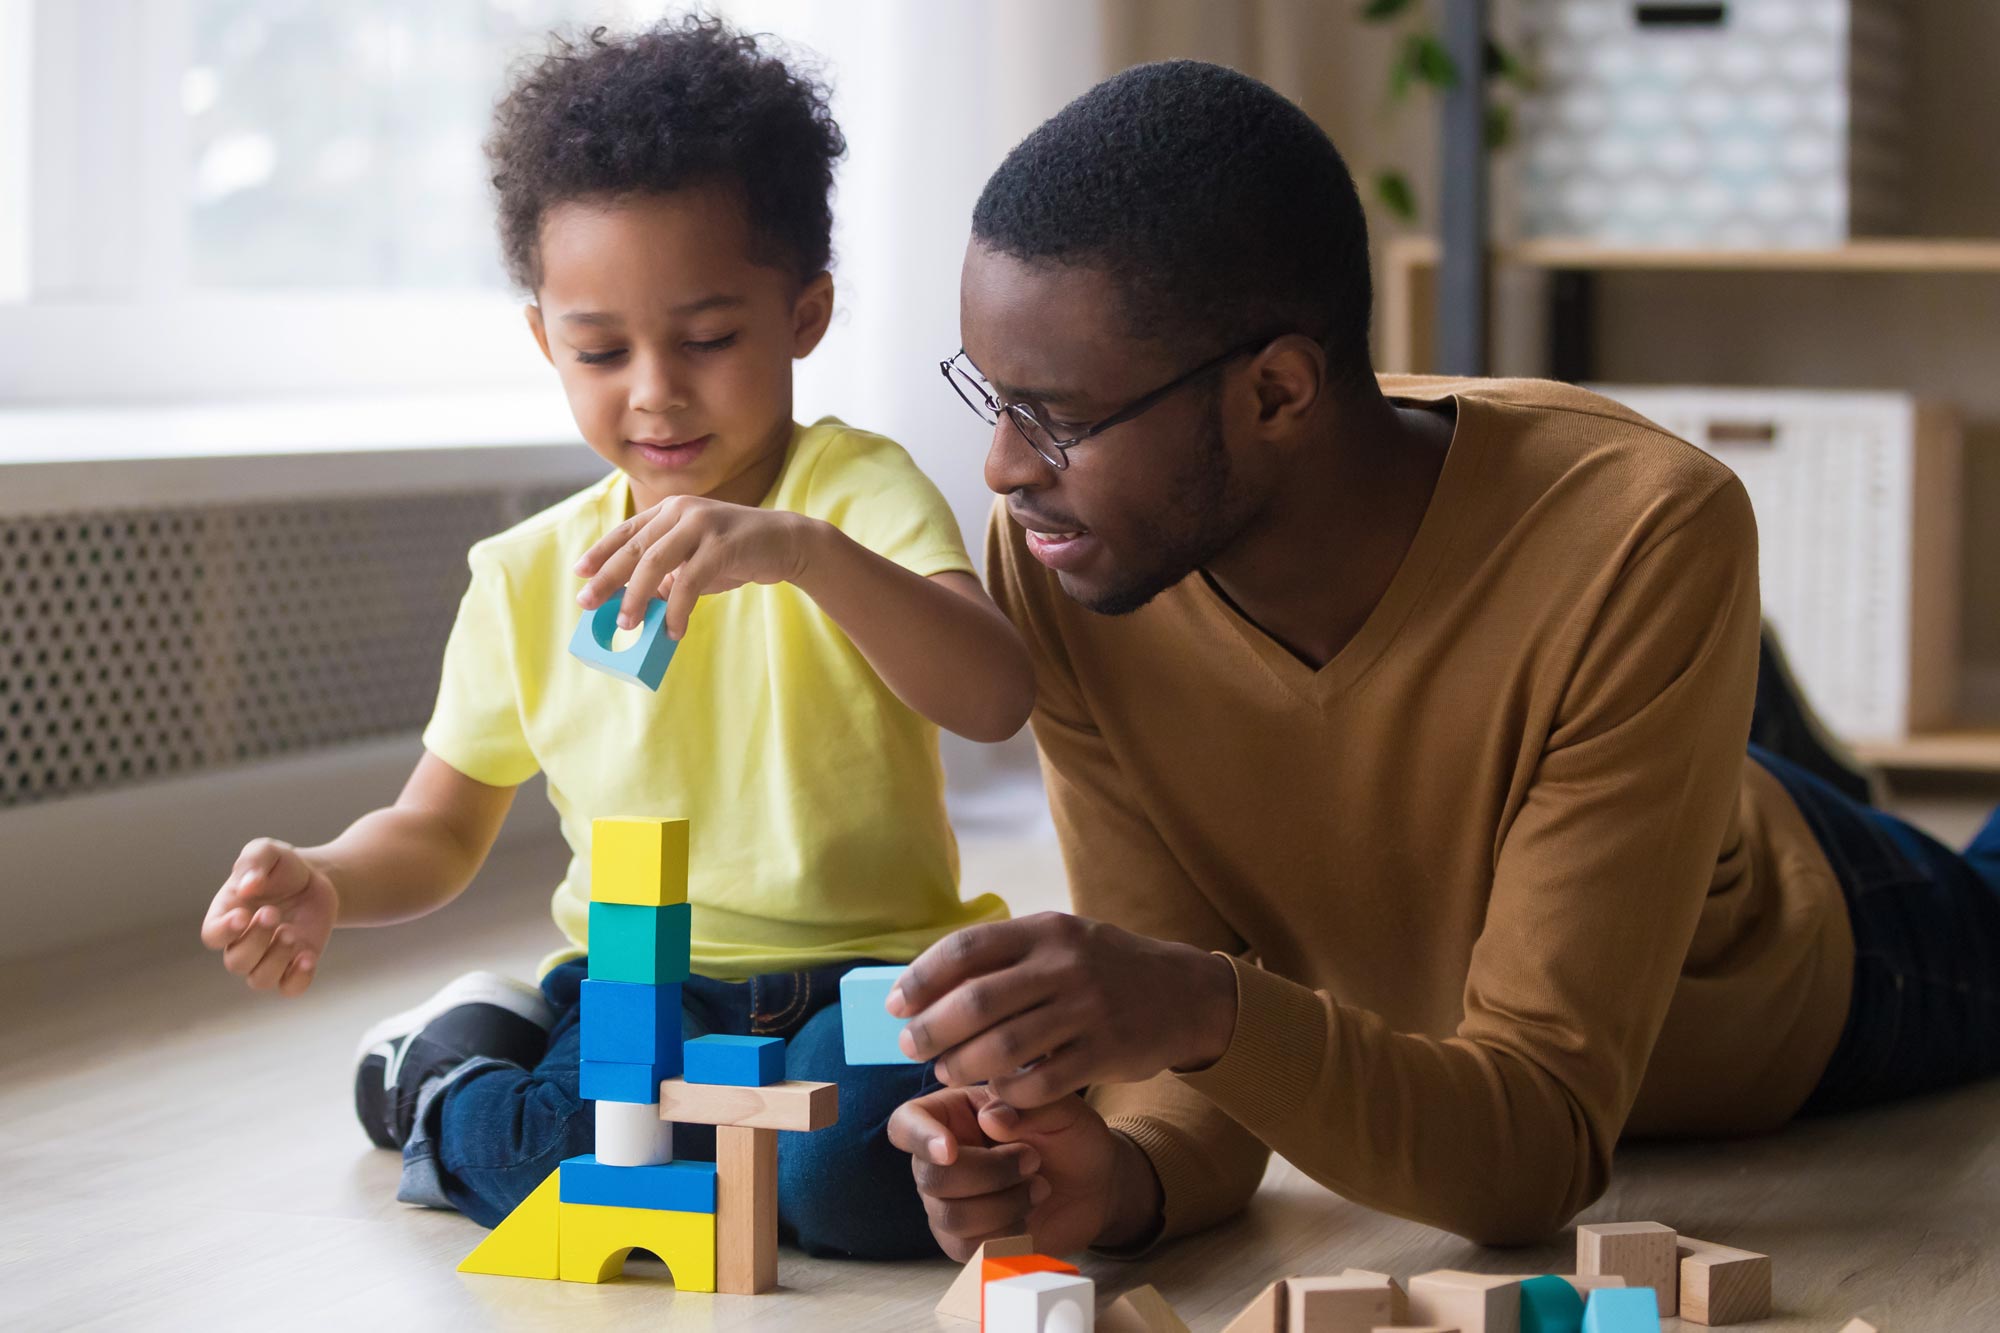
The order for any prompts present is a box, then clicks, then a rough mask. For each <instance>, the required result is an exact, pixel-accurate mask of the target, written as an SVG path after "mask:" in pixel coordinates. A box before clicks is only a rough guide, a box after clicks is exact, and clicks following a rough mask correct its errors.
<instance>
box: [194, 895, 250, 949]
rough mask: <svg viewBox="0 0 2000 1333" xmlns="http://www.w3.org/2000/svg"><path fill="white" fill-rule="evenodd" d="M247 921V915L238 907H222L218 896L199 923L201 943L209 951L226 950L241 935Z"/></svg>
mask: <svg viewBox="0 0 2000 1333" xmlns="http://www.w3.org/2000/svg"><path fill="white" fill-rule="evenodd" d="M248 921H249V913H247V912H245V911H244V910H243V909H242V908H240V907H223V906H222V903H221V895H220V894H218V895H217V901H216V902H215V903H214V904H213V905H211V906H210V907H209V909H208V916H207V917H206V918H205V919H204V920H203V921H202V923H201V942H202V944H203V945H204V946H205V947H207V948H210V949H226V948H228V947H229V946H230V944H232V943H233V942H234V941H235V939H236V937H237V936H238V935H241V934H242V933H243V927H244V925H245V924H246V923H247V922H248Z"/></svg>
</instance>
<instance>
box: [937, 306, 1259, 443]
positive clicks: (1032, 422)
mask: <svg viewBox="0 0 2000 1333" xmlns="http://www.w3.org/2000/svg"><path fill="white" fill-rule="evenodd" d="M1275 336H1276V335H1267V336H1265V337H1262V338H1258V339H1255V340H1254V341H1251V342H1247V343H1243V344H1241V345H1239V346H1236V347H1232V348H1230V349H1229V350H1228V351H1226V352H1223V353H1220V354H1219V355H1216V356H1213V357H1210V358H1209V359H1208V360H1206V361H1204V362H1202V363H1201V364H1200V365H1198V366H1196V367H1195V368H1194V369H1193V370H1190V371H1188V372H1186V373H1185V374H1181V375H1176V376H1175V377H1174V378H1173V379H1171V380H1168V381H1167V382H1166V383H1165V384H1162V385H1161V386H1160V387H1159V388H1157V389H1154V390H1153V391H1152V392H1151V393H1147V394H1142V395H1140V396H1139V397H1137V398H1135V399H1133V400H1132V401H1131V402H1129V403H1127V404H1126V405H1125V406H1123V407H1121V408H1119V409H1118V410H1117V411H1116V412H1113V413H1112V414H1111V415H1110V416H1108V417H1105V418H1104V419H1103V420H1102V421H1099V422H1096V423H1095V424H1093V425H1090V426H1086V427H1084V429H1083V430H1081V431H1079V432H1077V433H1076V434H1075V435H1072V436H1069V437H1068V438H1067V439H1063V438H1059V437H1058V436H1057V435H1056V432H1055V428H1054V427H1053V426H1051V425H1050V424H1049V421H1048V418H1047V417H1045V416H1044V415H1043V414H1042V413H1043V409H1042V407H1041V405H1040V404H1037V403H1022V402H1016V403H1003V402H1001V401H1000V400H999V399H998V398H997V397H995V396H994V394H993V390H992V386H990V385H989V384H987V382H986V377H985V376H983V375H981V374H980V373H979V369H978V367H976V366H974V365H973V364H972V362H971V361H969V360H967V359H966V356H965V349H964V348H963V347H961V348H959V349H958V351H957V352H955V353H953V354H952V355H951V356H950V357H948V358H946V359H945V360H943V361H940V362H938V369H939V370H940V371H943V372H944V378H945V382H946V383H947V384H949V385H951V387H952V388H953V390H955V391H956V392H957V394H958V396H959V397H960V398H961V399H963V400H964V401H965V405H966V406H967V407H969V408H971V409H972V410H973V411H974V412H975V413H977V414H978V416H979V419H980V420H981V421H984V422H985V423H986V424H987V425H989V426H991V425H995V424H997V423H998V422H999V420H1000V414H1001V413H1003V412H1004V413H1006V414H1007V419H1008V420H1010V421H1012V422H1013V423H1014V429H1015V430H1017V431H1019V432H1020V433H1021V438H1022V439H1024V440H1026V441H1027V442H1028V445H1029V447H1030V448H1032V449H1033V450H1034V451H1035V452H1036V453H1038V454H1040V455H1041V456H1042V458H1043V459H1044V460H1045V461H1046V462H1047V463H1048V465H1049V466H1050V467H1052V468H1055V469H1056V470H1057V471H1061V470H1063V469H1064V468H1067V467H1068V466H1069V451H1070V450H1071V449H1074V448H1076V446H1077V445H1079V444H1082V443H1083V442H1084V441H1085V440H1088V439H1091V438H1093V437H1095V436H1098V435H1102V434H1103V433H1104V432H1105V431H1107V430H1110V429H1111V428H1112V427H1113V426H1122V425H1124V424H1125V423H1126V422H1128V421H1130V420H1132V418H1134V417H1136V416H1139V415H1140V414H1141V413H1143V412H1148V411H1150V410H1152V409H1153V408H1154V407H1156V406H1158V405H1159V404H1160V403H1161V402H1162V401H1163V400H1165V399H1166V398H1167V397H1168V396H1169V395H1170V394H1172V393H1173V392H1174V391H1175V390H1177V389H1182V388H1185V387H1186V386H1188V385H1190V384H1193V383H1194V382H1195V381H1196V380H1198V379H1200V378H1201V377H1202V376H1204V375H1207V374H1209V373H1210V372H1212V371H1215V370H1218V369H1220V368H1221V367H1223V366H1225V365H1227V364H1228V363H1229V362H1231V361H1234V360H1235V359H1236V358H1237V357H1239V356H1248V355H1249V354H1250V353H1252V352H1256V351H1261V350H1262V349H1263V348H1264V347H1265V346H1266V345H1267V344H1269V343H1270V342H1271V341H1272V340H1273V338H1274V337H1275Z"/></svg>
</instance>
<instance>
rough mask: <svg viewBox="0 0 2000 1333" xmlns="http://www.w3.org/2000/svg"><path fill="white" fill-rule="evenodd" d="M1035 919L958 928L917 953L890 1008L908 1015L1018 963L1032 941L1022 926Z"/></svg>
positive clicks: (892, 996)
mask: <svg viewBox="0 0 2000 1333" xmlns="http://www.w3.org/2000/svg"><path fill="white" fill-rule="evenodd" d="M1028 920H1032V918H1025V919H1017V920H1013V921H995V922H992V923H990V924H987V925H983V926H967V927H966V928H965V929H964V930H955V931H953V932H952V933H951V934H949V935H947V936H945V937H944V938H943V939H941V940H939V941H938V942H937V943H936V944H933V945H932V946H931V947H930V948H928V949H926V950H924V951H923V952H922V953H920V954H918V955H917V959H916V961H915V962H913V963H911V964H910V965H909V966H908V967H907V968H905V969H904V970H903V975H902V976H900V977H898V978H897V979H896V984H895V986H894V987H893V988H892V989H891V990H890V991H889V1000H888V1004H887V1008H888V1010H889V1012H890V1013H891V1014H894V1015H895V1016H896V1017H897V1018H908V1017H910V1016H911V1015H913V1014H916V1013H919V1012H921V1011H922V1010H923V1009H925V1008H926V1007H928V1006H929V1005H932V1004H935V1003H936V1002H937V1001H938V1000H939V999H940V998H941V997H943V996H944V995H946V994H948V993H949V992H950V991H952V990H953V989H954V988H956V987H957V986H959V985H960V984H961V983H963V982H965V981H968V980H970V979H971V978H973V977H976V976H980V975H982V974H984V973H987V972H994V971H997V970H999V969H1000V968H1003V967H1007V966H1009V965H1010V964H1012V963H1016V962H1019V961H1020V959H1021V958H1022V957H1023V956H1025V953H1026V945H1027V943H1028V942H1029V941H1028V937H1027V932H1026V931H1024V930H1023V926H1024V925H1025V924H1026V922H1027V921H1028Z"/></svg>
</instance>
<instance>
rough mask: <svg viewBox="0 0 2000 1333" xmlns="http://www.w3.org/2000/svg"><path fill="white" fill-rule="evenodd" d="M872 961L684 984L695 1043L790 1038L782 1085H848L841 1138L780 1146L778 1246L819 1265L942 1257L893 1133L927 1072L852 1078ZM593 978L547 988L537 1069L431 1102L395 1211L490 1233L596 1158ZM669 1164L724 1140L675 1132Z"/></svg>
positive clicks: (423, 1110) (446, 1086)
mask: <svg viewBox="0 0 2000 1333" xmlns="http://www.w3.org/2000/svg"><path fill="white" fill-rule="evenodd" d="M866 961H868V960H856V961H854V962H850V963H841V964H838V965H836V966H832V967H822V968H817V969H814V970H813V971H809V972H779V973H773V974H771V975H769V976H760V977H752V978H751V979H750V980H748V981H716V980H712V979H711V978H708V977H698V976H690V977H689V978H688V979H687V981H686V982H684V983H682V990H681V1029H682V1032H683V1034H684V1035H686V1036H689V1037H697V1036H701V1035H704V1034H706V1033H711V1032H720V1033H729V1034H733V1035H736V1036H759V1037H766V1036H769V1037H783V1038H785V1041H786V1047H785V1076H786V1077H787V1078H794V1079H806V1080H811V1081H815V1082H822V1083H838V1084H839V1085H840V1122H839V1123H838V1124H837V1125H834V1126H833V1127H832V1128H830V1129H823V1130H820V1131H818V1132H816V1133H811V1134H780V1135H779V1136H778V1231H779V1235H780V1237H781V1238H783V1239H784V1240H786V1241H788V1242H790V1243H792V1244H795V1245H797V1246H798V1247H799V1248H800V1249H802V1250H804V1251H805V1252H806V1253H807V1254H814V1255H840V1256H850V1257H854V1258H864V1259H908V1258H916V1257H934V1256H936V1255H937V1253H938V1247H937V1243H936V1242H935V1241H934V1240H933V1239H932V1238H931V1231H930V1225H929V1223H928V1222H927V1221H926V1220H925V1216H924V1208H923V1203H922V1201H921V1200H919V1199H918V1197H917V1191H916V1186H915V1184H914V1183H913V1182H912V1180H911V1177H910V1159H909V1158H908V1157H907V1156H906V1155H904V1154H903V1153H901V1152H899V1151H897V1150H896V1149H895V1148H894V1147H892V1146H891V1145H890V1143H889V1136H888V1132H887V1126H888V1121H889V1115H890V1113H891V1112H892V1111H894V1110H895V1109H896V1108H897V1107H898V1106H901V1105H902V1104H903V1103H904V1102H906V1101H908V1100H909V1099H910V1098H912V1097H915V1096H917V1095H918V1094H920V1093H922V1092H925V1091H928V1090H930V1089H934V1088H935V1087H936V1086H937V1084H936V1083H935V1082H934V1081H933V1080H932V1079H931V1077H930V1073H931V1067H930V1066H929V1065H928V1064H924V1065H863V1066H852V1067H850V1066H849V1065H848V1064H847V1062H846V1060H845V1058H844V1057H843V1055H842V1048H841V1039H840V1004H839V999H840V978H841V975H842V974H843V973H845V972H846V971H847V970H848V969H849V968H851V967H859V966H862V965H863V964H864V963H865V962H866ZM586 975H588V971H587V968H586V965H585V961H584V960H583V959H580V958H579V959H576V960H574V961H571V962H567V963H564V964H562V965H561V966H560V967H557V968H556V969H554V970H553V971H551V972H550V973H549V974H548V976H546V977H545V978H543V980H542V993H543V994H545V995H547V996H548V999H549V1004H550V1005H551V1006H552V1007H553V1008H554V1009H555V1011H556V1015H557V1017H556V1024H555V1026H554V1027H553V1028H552V1029H550V1031H549V1049H548V1053H547V1054H546V1055H544V1056H543V1057H542V1061H541V1063H540V1064H538V1065H536V1066H535V1067H534V1068H533V1069H522V1068H521V1067H520V1066H518V1065H513V1064H508V1063H506V1062H504V1061H500V1060H493V1059H487V1058H484V1057H476V1058H474V1059H472V1060H468V1061H467V1062H466V1063H465V1064H463V1065H461V1066H460V1067H459V1068H458V1069H457V1070H455V1071H454V1072H453V1073H452V1075H451V1076H450V1077H449V1078H448V1079H447V1081H446V1082H445V1083H443V1084H442V1085H440V1086H439V1087H438V1088H436V1089H434V1090H432V1091H431V1092H430V1093H429V1095H428V1097H427V1099H426V1100H425V1101H424V1102H423V1103H422V1104H421V1105H420V1106H419V1107H418V1108H417V1123H416V1130H415V1132H414V1133H412V1134H411V1136H410V1141H409V1143H408V1144H407V1145H406V1146H405V1147H404V1149H403V1180H402V1186H401V1189H400V1190H399V1191H398V1197H399V1198H401V1199H402V1200H403V1201H404V1202H406V1203H419V1204H426V1205H429V1206H431V1207H434V1208H456V1209H458V1210H459V1211H460V1212H462V1213H464V1214H465V1215H466V1216H467V1217H470V1218H471V1219H472V1220H473V1221H475V1222H478V1223H479V1224H480V1225H482V1226H488V1227H490V1226H495V1225H497V1224H498V1223H499V1221H500V1220H501V1219H502V1218H504V1217H505V1216H506V1215H507V1214H508V1213H510V1212H512V1211H513V1209H514V1206H515V1205H516V1204H518V1203H520V1202H521V1200H523V1199H525V1198H527V1197H528V1194H529V1192H530V1191H532V1190H533V1189H534V1188H535V1186H537V1185H539V1184H541V1183H542V1181H543V1180H544V1179H546V1178H547V1176H548V1174H549V1172H551V1171H553V1170H555V1169H556V1166H557V1165H558V1164H559V1163H560V1162H561V1161H562V1159H563V1158H565V1157H574V1156H576V1155H577V1154H579V1153H587V1152H589V1151H591V1147H592V1140H593V1138H594V1137H595V1121H594V1115H593V1110H592V1107H593V1104H592V1103H590V1102H586V1101H583V1100H582V1099H580V1098H579V1097H578V1096H577V1056H578V1045H579V1043H580V1040H581V1035H580V1029H579V1026H578V1019H579V1017H580V1014H579V1008H578V1005H577V997H578V988H579V987H580V985H581V984H582V982H583V979H584V977H585V976H586ZM674 1155H675V1156H676V1157H681V1158H686V1159H689V1160H696V1159H699V1160H703V1161H713V1160H714V1158H715V1131H714V1130H713V1129H711V1128H709V1127H708V1126H706V1125H680V1124H677V1125H675V1126H674Z"/></svg>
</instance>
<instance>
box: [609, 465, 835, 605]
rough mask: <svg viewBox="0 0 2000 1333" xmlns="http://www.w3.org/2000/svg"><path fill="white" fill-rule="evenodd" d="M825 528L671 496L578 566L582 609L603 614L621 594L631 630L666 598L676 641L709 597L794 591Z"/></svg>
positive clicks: (768, 512) (776, 512) (799, 518)
mask: <svg viewBox="0 0 2000 1333" xmlns="http://www.w3.org/2000/svg"><path fill="white" fill-rule="evenodd" d="M825 526H826V525H825V524H823V523H821V522H819V521H818V520H817V519H810V518H807V517H805V516H804V515H803V514H794V513H791V512H790V511H788V510H783V509H754V508H751V507H750V506H748V505H737V504H728V503H726V502H724V501H721V500H708V499H704V498H702V497H701V496H698V495H673V496H669V497H667V498H666V499H664V500H662V501H660V503H658V504H656V505H654V506H653V507H652V508H651V509H647V510H644V511H643V512H641V513H638V514H634V515H633V516H632V517H631V518H628V519H626V520H625V521H624V522H623V523H620V524H619V525H618V526H617V527H615V528H613V529H611V531H609V532H607V533H605V534H604V536H603V537H601V538H599V539H598V541H597V544H596V545H595V546H592V547H591V548H590V549H589V550H588V551H586V552H585V553H584V556H583V558H582V559H581V560H579V561H577V562H576V572H577V573H578V574H581V575H583V576H584V577H585V579H586V580H587V581H586V582H585V583H584V585H583V591H581V592H579V593H578V594H577V595H576V600H577V604H578V605H579V606H582V607H583V608H584V609H586V610H589V609H591V608H594V607H597V606H601V605H603V604H604V603H605V602H606V601H608V600H610V598H611V597H613V596H614V595H615V594H616V593H617V592H618V590H619V589H620V588H623V589H624V590H625V596H624V599H623V601H622V603H621V604H620V607H619V611H618V624H619V626H620V627H621V628H623V629H631V628H632V627H633V626H634V625H637V624H638V623H639V622H640V621H642V620H644V619H645V617H646V603H647V602H649V601H651V600H652V599H653V598H655V597H664V598H666V599H667V633H668V634H669V635H671V636H673V637H674V638H676V639H678V638H680V637H681V636H682V635H683V634H686V633H687V623H688V616H689V615H690V614H691V613H692V612H693V611H694V604H695V599H696V598H698V597H700V596H701V595H702V594H703V593H710V592H728V591H729V590H730V589H731V588H740V587H742V586H743V585H744V584H746V583H796V582H797V581H798V580H799V578H800V577H801V576H802V575H803V574H804V573H805V569H806V562H807V557H808V553H809V548H810V545H811V538H812V534H813V532H814V531H815V530H816V529H818V528H822V527H825Z"/></svg>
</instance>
